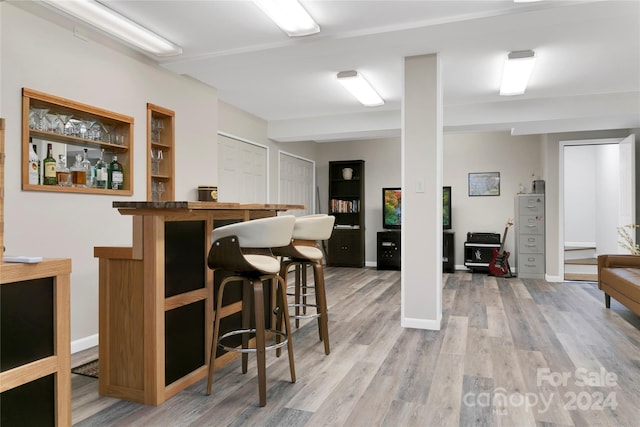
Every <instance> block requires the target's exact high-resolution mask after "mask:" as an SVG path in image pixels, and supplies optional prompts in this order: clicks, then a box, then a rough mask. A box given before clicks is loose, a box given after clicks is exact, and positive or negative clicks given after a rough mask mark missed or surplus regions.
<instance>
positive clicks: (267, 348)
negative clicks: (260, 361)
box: [218, 329, 287, 353]
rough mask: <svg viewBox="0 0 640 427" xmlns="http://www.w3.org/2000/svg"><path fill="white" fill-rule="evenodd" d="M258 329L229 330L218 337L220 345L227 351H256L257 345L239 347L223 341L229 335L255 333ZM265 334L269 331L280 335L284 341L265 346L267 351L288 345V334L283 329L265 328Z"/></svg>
mask: <svg viewBox="0 0 640 427" xmlns="http://www.w3.org/2000/svg"><path fill="white" fill-rule="evenodd" d="M255 332H256V330H255V329H236V330H233V331H229V332H227V333H225V334H223V335H221V336H220V338H219V339H218V346H219V347H220V348H222V349H224V350H227V351H234V352H236V353H255V352H256V351H257V350H256V348H255V347H250V348H242V347H240V348H238V347H231V346H228V345H224V344H223V343H222V340H223V339H225V338H229V337H233V336H236V335H242V334H255ZM264 332H265V334H267V333H272V334H273V335H277V336H279V337H281V338H282V341H280V342H276V343H275V344H271V345H266V346H265V347H264V349H265V351H267V350H275V349H278V348H281V347H284V346H285V345H287V334H286V333H284V332H282V331H277V330H275V329H265V331H264Z"/></svg>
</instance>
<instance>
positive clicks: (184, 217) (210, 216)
mask: <svg viewBox="0 0 640 427" xmlns="http://www.w3.org/2000/svg"><path fill="white" fill-rule="evenodd" d="M113 207H114V208H117V209H118V210H119V212H120V214H122V215H131V216H132V220H133V244H132V246H131V247H95V248H94V256H95V257H96V258H99V319H100V320H99V371H100V374H99V390H100V394H101V395H104V396H111V397H115V398H119V399H125V400H130V401H134V402H140V403H145V404H150V405H159V404H161V403H162V402H164V401H165V400H167V399H168V398H170V397H171V396H173V395H175V394H176V393H178V392H180V391H181V390H184V389H185V388H186V387H188V386H190V385H192V384H194V383H195V382H197V381H200V380H201V379H203V378H205V377H206V376H207V366H208V363H209V360H208V358H209V348H210V345H211V328H212V327H213V314H214V312H213V309H214V304H213V295H214V277H213V272H212V271H211V270H210V269H209V268H208V267H207V262H206V259H207V255H208V252H209V247H210V245H211V242H210V239H211V231H212V230H213V229H214V227H219V226H222V225H226V224H230V223H233V222H239V221H248V220H251V219H256V218H264V217H270V216H274V215H276V214H277V212H278V211H285V210H293V209H304V206H302V205H280V204H240V203H218V202H190V201H184V202H181V201H175V202H113ZM226 298H227V295H226V294H225V299H226ZM238 300H239V298H238ZM235 301H236V300H235V299H232V300H231V301H230V303H228V304H227V303H225V304H226V305H225V308H224V310H225V312H224V313H223V316H224V317H225V319H223V322H225V320H226V321H228V322H230V323H234V322H235V320H236V319H239V311H240V308H241V303H240V302H239V301H238V302H235ZM231 358H232V355H231V354H225V355H220V356H219V359H216V360H220V361H221V362H223V363H221V364H224V362H225V361H228V360H230V359H231Z"/></svg>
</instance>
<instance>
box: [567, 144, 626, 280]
mask: <svg viewBox="0 0 640 427" xmlns="http://www.w3.org/2000/svg"><path fill="white" fill-rule="evenodd" d="M625 138H626V137H625ZM625 138H598V139H578V140H564V141H562V140H561V141H559V144H558V147H559V154H558V273H559V276H560V281H561V282H564V281H565V279H564V242H565V238H564V222H565V218H564V149H565V147H569V146H576V145H608V144H619V143H620V142H621V141H622V140H624V139H625Z"/></svg>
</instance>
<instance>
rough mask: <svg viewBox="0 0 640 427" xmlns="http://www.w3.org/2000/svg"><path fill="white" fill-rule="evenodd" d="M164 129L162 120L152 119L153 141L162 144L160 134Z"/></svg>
mask: <svg viewBox="0 0 640 427" xmlns="http://www.w3.org/2000/svg"><path fill="white" fill-rule="evenodd" d="M162 129H164V123H163V122H162V119H157V118H154V117H152V118H151V141H153V142H160V133H161V132H162Z"/></svg>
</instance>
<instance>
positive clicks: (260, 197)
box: [218, 134, 268, 203]
mask: <svg viewBox="0 0 640 427" xmlns="http://www.w3.org/2000/svg"><path fill="white" fill-rule="evenodd" d="M267 150H268V149H267V147H265V146H262V145H259V144H255V143H251V142H249V141H243V140H241V139H238V138H234V137H232V136H230V135H222V134H218V173H219V176H218V201H220V202H240V203H267V200H268V192H267V189H268V179H267V177H268V173H267V158H268V153H267Z"/></svg>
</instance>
